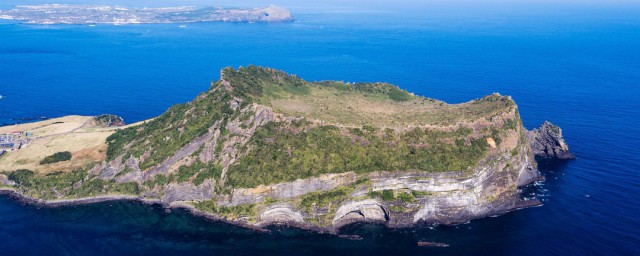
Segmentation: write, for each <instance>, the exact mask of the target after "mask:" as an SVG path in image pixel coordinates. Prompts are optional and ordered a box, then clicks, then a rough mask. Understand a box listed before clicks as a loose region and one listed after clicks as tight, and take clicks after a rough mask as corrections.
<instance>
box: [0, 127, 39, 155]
mask: <svg viewBox="0 0 640 256" xmlns="http://www.w3.org/2000/svg"><path fill="white" fill-rule="evenodd" d="M32 136H33V133H32V132H22V131H14V132H11V133H7V134H0V156H1V155H3V154H4V153H5V152H6V151H12V150H18V149H21V148H22V147H24V146H26V145H27V144H29V142H30V141H31V137H32Z"/></svg>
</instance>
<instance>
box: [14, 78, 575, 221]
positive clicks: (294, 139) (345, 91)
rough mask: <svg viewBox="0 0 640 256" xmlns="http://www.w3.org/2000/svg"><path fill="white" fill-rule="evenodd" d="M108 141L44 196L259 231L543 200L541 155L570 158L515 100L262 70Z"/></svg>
mask: <svg viewBox="0 0 640 256" xmlns="http://www.w3.org/2000/svg"><path fill="white" fill-rule="evenodd" d="M547 126H548V125H547ZM107 141H108V143H109V149H108V150H107V155H108V158H107V160H106V161H104V162H102V163H98V164H96V165H94V166H93V167H92V168H91V169H90V170H89V171H88V172H87V174H86V176H84V177H81V178H79V179H76V180H73V181H70V182H69V183H67V184H70V185H66V187H65V185H58V184H56V185H54V188H47V189H54V190H55V191H57V192H58V193H57V194H55V195H53V196H51V195H49V194H46V195H49V196H48V197H44V198H45V199H49V200H50V199H61V198H73V197H83V196H96V195H103V194H110V193H111V194H113V193H122V192H123V191H124V192H125V193H126V194H133V195H136V196H138V197H139V198H141V199H153V200H160V201H161V202H162V203H163V204H165V205H167V206H170V207H171V206H174V207H187V208H192V209H194V210H198V211H201V212H205V213H207V214H210V215H212V216H216V217H217V218H222V219H226V220H229V221H234V222H239V223H243V224H247V225H255V226H264V225H268V224H273V223H288V224H295V225H298V226H303V227H308V228H314V229H325V230H335V229H337V228H339V227H341V226H343V225H345V224H349V223H353V222H360V221H372V222H380V223H385V224H387V225H389V226H392V227H408V226H413V225H416V224H419V223H445V224H450V223H459V222H466V221H468V220H470V219H475V218H480V217H484V216H489V215H495V214H500V213H504V212H506V211H509V210H513V209H517V208H522V207H525V206H529V205H535V204H537V201H535V200H530V201H524V200H523V199H521V198H520V196H519V193H520V190H519V188H520V187H521V186H523V185H526V184H528V183H531V182H532V181H535V180H537V179H539V177H540V176H539V173H538V171H537V169H536V163H535V154H538V155H539V154H540V153H539V152H553V154H549V153H546V154H545V156H549V157H560V156H566V155H567V153H568V151H566V150H568V148H566V143H564V141H563V139H562V136H561V132H559V129H555V128H553V127H551V126H549V127H546V126H544V125H543V128H541V129H538V130H534V131H532V132H527V131H526V130H525V129H524V127H523V126H522V123H521V121H520V117H519V114H518V110H517V106H516V105H515V103H514V102H513V101H512V100H511V98H510V97H505V96H501V95H497V94H494V95H490V96H487V97H484V98H481V99H477V100H474V101H471V102H468V103H464V104H457V105H449V104H446V103H443V102H440V101H436V100H432V99H427V98H422V97H417V96H414V95H411V94H408V93H407V92H405V91H402V90H399V89H398V88H397V87H394V86H391V85H388V84H380V83H376V84H345V83H338V82H318V83H311V82H306V81H303V80H301V79H299V78H297V77H295V76H291V75H288V74H286V73H283V72H281V71H277V70H272V69H266V68H257V67H248V68H241V69H240V70H233V69H225V70H223V72H222V74H221V80H220V81H218V82H215V83H213V84H212V87H211V89H210V90H209V91H208V92H207V93H203V94H201V95H199V96H198V97H197V98H196V99H194V101H192V102H189V103H187V104H183V105H178V106H175V107H172V108H171V109H169V110H168V111H167V112H166V113H165V114H163V115H161V116H159V117H158V118H156V119H154V120H152V121H150V122H148V123H144V124H142V125H140V126H136V127H131V128H127V129H123V130H120V131H118V132H116V133H115V134H114V135H112V136H111V137H109V138H108V139H107ZM556 144H557V145H560V149H564V150H565V151H561V150H559V149H557V148H556V146H554V145H556ZM562 145H564V148H563V147H562ZM541 148H545V149H548V150H546V151H545V150H542V151H541V150H540V149H541ZM549 150H550V151H549ZM562 152H564V153H562ZM568 154H570V153H568ZM10 177H11V175H10ZM24 184H27V183H24ZM24 189H25V190H26V191H27V192H28V191H29V189H30V188H24ZM39 189H40V188H39ZM31 190H34V188H31ZM30 194H31V195H38V193H30ZM40 195H45V194H43V193H40ZM36 197H37V196H36Z"/></svg>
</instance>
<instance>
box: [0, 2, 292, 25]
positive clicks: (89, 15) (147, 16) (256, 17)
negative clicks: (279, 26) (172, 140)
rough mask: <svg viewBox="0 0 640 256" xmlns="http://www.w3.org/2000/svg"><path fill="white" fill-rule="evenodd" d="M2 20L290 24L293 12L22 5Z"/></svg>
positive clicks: (4, 13)
mask: <svg viewBox="0 0 640 256" xmlns="http://www.w3.org/2000/svg"><path fill="white" fill-rule="evenodd" d="M0 19H4V20H17V21H21V22H23V23H26V24H39V25H53V24H78V25H84V24H86V25H94V24H113V25H125V24H159V23H162V24H167V23H195V22H247V23H254V22H265V23H268V22H288V21H293V16H292V15H291V12H290V11H289V10H287V9H285V8H282V7H278V6H274V5H271V6H267V7H262V8H253V9H233V8H227V9H225V8H221V7H218V8H214V7H207V8H196V7H192V6H179V7H162V8H146V7H145V8H127V7H121V6H108V5H67V4H44V5H20V6H17V7H16V8H15V9H11V10H0Z"/></svg>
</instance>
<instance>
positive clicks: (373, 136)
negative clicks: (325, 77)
mask: <svg viewBox="0 0 640 256" xmlns="http://www.w3.org/2000/svg"><path fill="white" fill-rule="evenodd" d="M251 103H259V104H264V105H267V106H271V107H273V108H274V110H275V111H276V112H279V113H282V114H285V115H290V116H303V117H305V118H304V119H302V121H298V122H293V123H287V122H282V123H273V122H272V123H269V124H267V125H265V126H263V127H260V128H259V129H258V130H257V131H256V133H255V135H254V136H253V137H252V138H251V141H250V142H249V143H248V145H246V146H245V147H244V148H242V149H241V150H240V151H241V152H242V154H243V155H242V157H241V158H239V159H238V161H236V162H235V163H234V164H233V165H231V166H230V170H229V173H228V175H227V181H226V183H225V184H227V185H228V187H255V186H257V185H261V184H273V183H279V182H284V181H293V180H295V179H299V178H307V177H313V176H317V175H320V174H325V173H343V172H349V171H354V172H358V173H368V172H375V171H427V172H443V171H467V170H469V168H470V167H471V166H472V165H474V164H476V163H477V161H478V160H479V159H481V158H482V157H484V155H485V154H486V151H487V149H486V147H487V143H486V138H485V137H484V136H490V135H494V134H492V133H491V132H492V131H491V130H488V131H486V132H482V134H480V135H478V134H474V136H470V135H471V134H472V133H474V132H473V131H472V130H471V129H467V128H460V129H458V130H454V131H439V130H437V129H424V128H416V129H413V130H409V131H406V130H403V131H402V132H396V131H395V130H393V129H390V128H389V127H406V126H407V125H408V124H435V125H440V124H442V125H450V124H454V123H456V122H460V121H473V120H477V119H479V118H491V117H493V116H495V115H497V114H500V113H503V112H505V111H508V110H510V109H511V108H513V107H515V104H514V103H513V101H512V100H511V99H510V98H508V97H503V96H500V95H497V94H494V95H490V96H487V97H484V98H482V99H478V100H474V101H470V102H468V103H464V104H455V105H450V104H446V103H444V102H440V101H436V100H432V99H428V98H423V97H418V96H414V95H412V94H410V93H408V92H406V91H404V90H401V89H399V88H398V87H397V86H394V85H390V84H386V83H353V84H352V83H343V82H331V81H322V82H307V81H304V80H302V79H300V78H298V77H297V76H295V75H289V74H286V73H284V72H282V71H278V70H274V69H270V68H261V67H256V66H249V67H245V68H239V69H238V70H234V69H232V68H226V69H224V70H223V71H222V76H221V80H220V81H218V82H216V83H214V84H213V85H212V86H211V88H210V90H209V91H208V92H206V93H203V94H200V95H199V96H198V97H196V99H194V100H193V101H191V102H188V103H185V104H180V105H175V106H173V107H171V108H170V109H169V110H167V111H166V112H165V113H163V114H162V115H161V116H159V117H158V118H155V119H154V120H152V121H150V122H147V123H144V124H141V125H139V126H136V127H129V128H126V129H122V130H119V131H117V132H116V133H114V134H113V135H111V136H110V137H108V138H107V142H108V149H107V152H106V153H107V158H108V160H112V159H115V158H116V157H118V156H123V159H127V158H129V157H130V156H134V157H140V156H142V155H144V156H145V157H144V158H143V161H142V162H141V163H140V168H141V169H142V170H146V169H149V168H151V167H153V166H156V165H158V164H160V163H161V162H162V161H164V160H166V159H167V158H168V157H170V156H171V155H173V154H175V153H176V152H177V151H178V150H179V149H181V148H182V147H184V146H185V145H187V144H188V143H190V142H192V141H193V140H194V139H196V138H198V137H200V136H202V135H204V134H206V133H207V132H208V130H209V128H210V127H211V126H212V125H213V124H214V123H216V121H219V122H220V130H221V137H220V138H219V141H218V142H221V141H224V140H226V139H229V137H230V136H234V134H232V133H230V132H229V130H228V129H227V127H226V124H227V122H228V121H229V120H232V119H235V118H239V119H240V120H245V119H247V118H249V117H250V116H251V115H252V114H253V113H251V112H250V111H249V112H245V113H243V114H241V112H240V111H237V110H238V109H242V108H244V107H246V106H248V105H249V104H251ZM239 115H243V116H239ZM313 119H319V120H323V121H326V122H328V123H332V124H334V125H322V126H316V125H313V124H312V123H313V122H312V121H311V120H313ZM304 120H309V121H304ZM514 125H517V123H514V124H512V123H506V124H505V126H508V127H511V126H514ZM343 126H344V127H351V128H344V127H343ZM514 127H515V126H514ZM292 130H293V131H295V132H291V131H292ZM495 135H496V136H495V138H494V139H495V140H496V142H497V143H500V142H501V138H500V136H499V135H500V134H499V133H498V134H495ZM201 150H202V149H198V150H197V152H200V151H201ZM221 150H222V143H217V145H216V148H215V149H214V152H215V153H216V154H219V153H220V152H221ZM192 155H193V156H194V157H195V156H197V154H192ZM221 169H222V168H221V167H220V166H215V165H213V164H206V165H205V164H203V163H201V162H196V163H194V164H193V165H191V166H185V167H181V168H180V170H179V171H178V173H177V174H176V176H175V177H172V176H170V177H164V178H166V180H163V179H164V178H157V181H155V180H154V181H147V183H146V184H145V185H147V186H155V185H156V184H161V183H164V182H171V181H174V180H177V181H180V182H182V181H192V182H194V183H197V184H201V183H202V182H204V180H206V179H207V178H211V177H214V178H215V177H219V174H220V173H221Z"/></svg>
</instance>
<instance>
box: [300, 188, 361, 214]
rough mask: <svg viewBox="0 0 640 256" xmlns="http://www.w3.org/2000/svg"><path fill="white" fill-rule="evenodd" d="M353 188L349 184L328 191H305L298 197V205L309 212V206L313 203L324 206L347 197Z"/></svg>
mask: <svg viewBox="0 0 640 256" xmlns="http://www.w3.org/2000/svg"><path fill="white" fill-rule="evenodd" d="M353 190H354V188H353V187H351V186H342V187H338V188H335V189H332V190H329V191H316V192H311V193H307V194H305V195H303V196H301V197H300V199H301V201H300V207H302V208H303V209H305V210H306V211H307V212H308V213H311V212H312V211H311V206H313V205H314V204H315V206H316V207H320V208H324V207H327V206H328V205H329V204H330V203H334V202H337V201H340V200H341V199H345V198H347V197H348V196H349V195H350V194H351V193H352V192H353Z"/></svg>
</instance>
